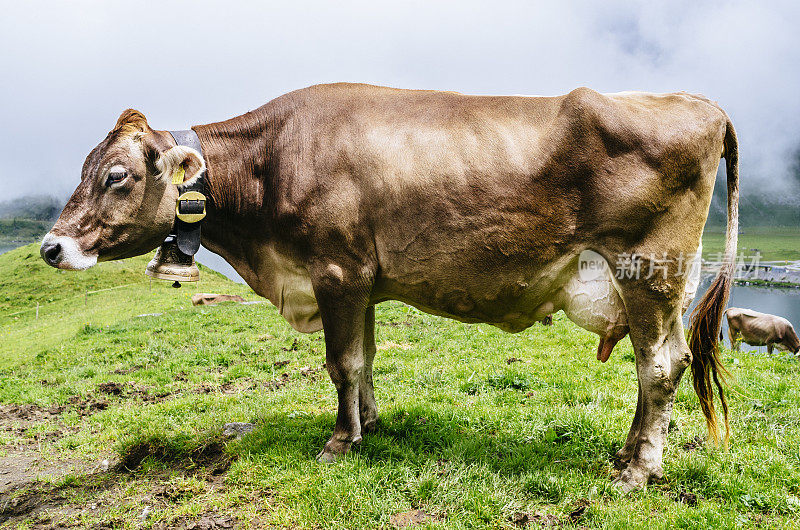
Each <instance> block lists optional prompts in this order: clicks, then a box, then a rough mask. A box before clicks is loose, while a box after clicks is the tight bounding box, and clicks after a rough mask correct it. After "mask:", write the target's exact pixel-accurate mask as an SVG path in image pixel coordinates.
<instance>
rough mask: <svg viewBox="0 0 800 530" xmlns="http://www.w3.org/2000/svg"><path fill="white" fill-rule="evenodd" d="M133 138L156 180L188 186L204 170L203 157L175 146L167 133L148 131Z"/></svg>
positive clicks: (182, 147)
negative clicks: (150, 165)
mask: <svg viewBox="0 0 800 530" xmlns="http://www.w3.org/2000/svg"><path fill="white" fill-rule="evenodd" d="M134 138H135V139H136V140H137V141H139V142H141V144H142V150H143V152H144V156H145V158H146V159H147V162H148V164H152V166H153V169H154V171H153V173H155V175H156V178H158V179H167V180H169V181H170V182H172V183H173V184H180V183H181V182H182V183H183V184H190V183H192V182H194V180H195V179H197V178H198V177H199V176H200V174H201V173H202V172H203V171H204V170H205V168H206V164H205V161H204V160H203V156H202V155H201V154H200V153H198V152H197V151H195V150H194V149H192V148H191V147H186V146H183V145H177V146H176V145H175V141H174V140H173V139H172V136H171V135H170V134H169V133H168V132H163V131H150V132H148V133H139V134H136V135H135V136H134Z"/></svg>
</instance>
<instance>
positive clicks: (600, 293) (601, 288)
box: [559, 273, 629, 362]
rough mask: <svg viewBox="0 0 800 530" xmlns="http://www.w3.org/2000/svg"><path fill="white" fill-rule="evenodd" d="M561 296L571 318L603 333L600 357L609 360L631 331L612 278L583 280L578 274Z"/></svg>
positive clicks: (571, 279)
mask: <svg viewBox="0 0 800 530" xmlns="http://www.w3.org/2000/svg"><path fill="white" fill-rule="evenodd" d="M559 298H560V302H561V303H560V304H559V305H560V306H561V308H562V309H563V311H564V313H565V314H566V315H567V317H568V318H569V319H570V320H571V321H573V322H574V323H575V324H577V325H578V326H580V327H582V328H583V329H585V330H587V331H591V332H592V333H596V334H598V335H599V336H600V344H598V346H597V359H598V360H599V361H601V362H606V361H607V360H608V358H609V357H610V356H611V352H612V350H613V349H614V346H616V344H617V342H619V341H620V340H622V339H623V338H624V337H625V335H627V334H628V331H629V328H628V315H627V314H626V313H625V304H623V303H622V298H621V297H620V296H619V293H618V292H617V289H616V287H615V286H614V282H613V281H612V279H611V277H610V276H608V275H603V276H601V277H599V278H595V279H591V280H583V279H581V277H580V276H579V275H578V274H577V273H576V274H575V276H573V277H572V278H570V279H569V281H568V282H567V284H566V285H565V286H564V287H563V288H562V290H561V293H559Z"/></svg>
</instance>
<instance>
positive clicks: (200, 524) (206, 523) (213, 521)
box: [153, 512, 236, 530]
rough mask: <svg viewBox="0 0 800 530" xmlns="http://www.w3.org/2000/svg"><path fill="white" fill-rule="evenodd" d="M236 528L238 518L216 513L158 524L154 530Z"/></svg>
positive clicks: (154, 526)
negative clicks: (168, 529)
mask: <svg viewBox="0 0 800 530" xmlns="http://www.w3.org/2000/svg"><path fill="white" fill-rule="evenodd" d="M235 526H236V517H232V516H230V515H222V514H219V513H216V512H208V513H204V514H202V515H200V516H198V517H195V518H191V519H190V518H188V517H181V518H179V519H178V520H176V521H172V522H170V523H166V522H158V523H156V524H154V525H153V528H154V529H157V530H162V529H163V530H166V529H167V528H170V529H179V530H217V529H224V528H234V527H235Z"/></svg>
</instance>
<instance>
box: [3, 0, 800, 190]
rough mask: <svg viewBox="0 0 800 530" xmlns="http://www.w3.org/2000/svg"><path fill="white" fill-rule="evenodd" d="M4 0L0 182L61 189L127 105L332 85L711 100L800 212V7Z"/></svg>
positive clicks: (159, 107) (771, 183)
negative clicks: (679, 94)
mask: <svg viewBox="0 0 800 530" xmlns="http://www.w3.org/2000/svg"><path fill="white" fill-rule="evenodd" d="M655 4H656V3H654V2H642V3H630V2H621V1H615V0H611V1H606V2H591V1H577V2H552V3H547V2H523V1H520V2H512V1H499V0H498V1H492V2H475V1H468V0H461V1H457V2H427V1H403V2H390V3H381V2H304V1H294V2H269V3H264V2H233V1H228V2H209V1H191V2H188V1H171V2H151V1H137V2H121V1H103V2H95V1H73V2H18V1H11V0H0V8H2V13H3V17H2V18H1V19H0V46H2V49H3V50H4V52H3V53H2V54H1V55H0V72H2V79H3V81H2V82H0V119H1V120H2V125H3V127H2V128H0V189H1V190H2V192H3V198H4V199H8V198H14V197H17V196H23V195H28V194H35V193H53V194H56V195H58V196H60V197H65V196H66V195H67V194H68V193H69V192H71V190H72V189H73V188H74V187H75V185H76V184H77V182H78V179H79V175H80V168H81V164H82V163H83V160H84V157H85V156H86V154H87V153H88V152H89V150H90V149H91V148H92V147H93V146H94V145H96V144H97V143H98V142H99V141H100V140H101V139H102V138H103V137H104V136H105V134H106V133H107V132H108V130H109V129H110V128H111V126H113V124H114V122H115V120H116V118H117V116H118V115H119V113H120V112H121V111H122V110H123V109H125V108H128V107H134V108H137V109H139V110H141V111H143V112H144V113H145V115H146V116H147V117H148V120H149V122H150V124H151V125H152V126H153V127H154V128H158V129H182V128H187V127H188V126H190V125H192V124H197V123H208V122H211V121H217V120H221V119H225V118H228V117H231V116H234V115H237V114H240V113H243V112H245V111H247V110H250V109H253V108H255V107H258V106H260V105H262V104H263V103H265V102H266V101H268V100H269V99H271V98H273V97H276V96H278V95H280V94H282V93H285V92H288V91H290V90H293V89H296V88H300V87H303V86H307V85H311V84H315V83H322V82H331V81H359V82H367V83H375V84H382V85H390V86H396V87H404V88H433V89H443V90H456V91H460V92H466V93H475V94H541V95H556V94H561V93H564V92H567V91H569V90H570V89H572V88H575V87H577V86H581V85H585V86H589V87H592V88H594V89H596V90H599V91H603V92H616V91H622V90H647V91H654V92H667V91H677V90H686V91H690V92H701V93H703V94H705V95H707V96H708V97H710V98H712V99H714V100H717V101H718V102H719V103H720V104H721V105H722V106H723V107H724V108H725V109H726V110H727V111H728V113H729V114H730V115H731V117H732V119H733V121H734V124H735V125H736V127H737V131H738V133H739V139H740V144H741V159H742V166H741V167H742V169H741V176H742V189H743V193H744V194H745V196H746V197H747V196H748V195H750V196H755V195H757V194H760V195H762V196H763V197H766V198H767V199H768V200H769V201H778V202H782V203H784V204H786V203H793V204H798V203H800V202H799V201H798V197H800V184H799V183H798V179H799V178H800V177H798V176H797V175H798V174H799V173H800V168H798V165H797V162H796V161H797V156H798V155H797V154H798V152H800V97H798V94H800V68H798V65H800V32H798V30H797V21H798V20H800V3H798V2H795V1H790V0H784V1H780V0H779V1H772V2H744V1H730V2H722V1H704V0H692V1H682V0H677V1H672V2H663V3H661V4H663V5H655Z"/></svg>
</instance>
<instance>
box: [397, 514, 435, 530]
mask: <svg viewBox="0 0 800 530" xmlns="http://www.w3.org/2000/svg"><path fill="white" fill-rule="evenodd" d="M433 521H436V517H435V516H433V515H431V514H429V513H428V512H426V511H425V510H409V511H407V512H400V513H396V514H394V515H392V516H391V517H389V524H390V525H392V526H393V527H395V528H412V527H414V526H420V525H423V524H426V523H429V522H433Z"/></svg>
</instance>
